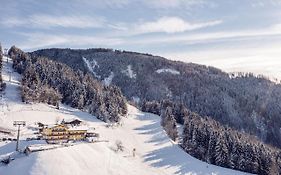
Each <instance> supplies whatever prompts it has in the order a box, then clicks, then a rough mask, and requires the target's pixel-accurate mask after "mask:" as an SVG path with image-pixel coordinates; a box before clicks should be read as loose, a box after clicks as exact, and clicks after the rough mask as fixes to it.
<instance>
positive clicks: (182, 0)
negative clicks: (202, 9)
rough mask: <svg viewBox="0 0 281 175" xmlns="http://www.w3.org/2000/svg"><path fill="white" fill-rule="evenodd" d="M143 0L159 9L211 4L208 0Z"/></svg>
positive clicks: (148, 5)
mask: <svg viewBox="0 0 281 175" xmlns="http://www.w3.org/2000/svg"><path fill="white" fill-rule="evenodd" d="M141 2H143V3H144V4H145V5H146V6H147V7H150V8H157V9H171V8H191V7H194V6H203V5H211V3H210V2H207V1H206V0H149V1H141Z"/></svg>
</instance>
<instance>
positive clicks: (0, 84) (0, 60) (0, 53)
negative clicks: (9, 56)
mask: <svg viewBox="0 0 281 175" xmlns="http://www.w3.org/2000/svg"><path fill="white" fill-rule="evenodd" d="M2 71H3V49H2V46H1V43H0V91H3V90H4V89H5V87H6V84H5V83H4V82H3V78H2Z"/></svg>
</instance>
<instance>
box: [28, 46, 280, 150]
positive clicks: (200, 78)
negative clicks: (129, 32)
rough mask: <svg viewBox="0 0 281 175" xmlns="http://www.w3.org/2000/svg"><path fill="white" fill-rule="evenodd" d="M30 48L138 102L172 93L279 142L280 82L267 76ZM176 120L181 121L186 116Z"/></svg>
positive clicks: (139, 57) (132, 56)
mask: <svg viewBox="0 0 281 175" xmlns="http://www.w3.org/2000/svg"><path fill="white" fill-rule="evenodd" d="M29 54H30V55H31V56H32V57H38V56H45V57H47V58H49V59H52V60H56V61H59V62H62V63H65V64H67V65H69V66H70V67H72V68H73V69H75V70H81V71H83V72H91V73H92V76H93V77H95V78H97V79H99V80H101V81H104V82H108V80H111V81H110V83H112V84H114V85H117V86H118V87H120V89H121V91H122V93H123V94H124V95H125V96H126V97H127V99H128V100H129V101H134V102H135V103H137V104H138V105H139V106H140V108H141V105H142V104H143V102H147V103H149V102H153V101H157V102H158V103H160V102H161V100H164V99H169V100H171V101H173V102H175V103H182V104H183V105H184V106H185V107H186V108H188V109H189V110H191V111H192V112H196V113H198V114H199V115H201V116H210V117H211V118H213V119H214V120H216V121H218V122H220V123H221V124H223V125H225V126H229V127H232V128H235V129H237V130H239V131H244V132H246V133H248V134H252V135H255V136H257V137H258V138H259V139H260V140H262V141H264V142H265V143H269V144H271V145H274V146H277V147H279V148H281V133H280V128H281V103H279V102H280V101H281V85H280V84H279V83H274V82H272V81H270V80H268V79H267V78H265V77H263V76H255V75H253V74H251V73H237V74H228V73H225V72H223V71H221V70H219V69H216V68H214V67H207V66H203V65H198V64H193V63H183V62H178V61H170V60H167V59H165V58H163V57H159V56H152V55H150V54H141V53H135V52H127V51H119V50H112V49H86V50H79V49H78V50H74V49H43V50H38V51H35V52H31V53H29ZM105 80H107V81H105ZM159 115H160V114H159ZM177 122H178V123H181V124H183V122H184V119H183V118H178V119H177Z"/></svg>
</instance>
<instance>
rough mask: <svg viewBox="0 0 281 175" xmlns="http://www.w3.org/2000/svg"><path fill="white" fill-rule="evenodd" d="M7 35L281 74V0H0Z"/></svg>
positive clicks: (0, 26)
mask: <svg viewBox="0 0 281 175" xmlns="http://www.w3.org/2000/svg"><path fill="white" fill-rule="evenodd" d="M0 11H1V15H0V41H1V43H2V45H4V47H10V46H11V45H16V46H18V47H20V48H22V49H24V50H26V51H31V50H36V49H38V48H50V47H70V48H91V47H106V48H114V49H121V50H131V51H138V52H145V53H152V54H155V55H160V56H164V57H167V58H169V59H173V60H181V61H185V62H195V63H200V64H206V65H212V66H215V67H219V68H222V69H223V70H225V71H229V72H232V71H247V72H248V71H250V72H254V73H256V74H264V75H266V76H269V77H276V78H278V79H281V0H91V1H90V0H49V1H39V0H17V1H16V0H15V1H10V0H0Z"/></svg>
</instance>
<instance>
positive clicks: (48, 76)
mask: <svg viewBox="0 0 281 175" xmlns="http://www.w3.org/2000/svg"><path fill="white" fill-rule="evenodd" d="M8 54H9V56H10V57H11V58H12V60H13V68H14V69H15V70H16V71H17V72H18V73H20V74H22V88H21V96H22V101H24V102H43V103H48V104H51V105H55V106H58V104H59V102H62V103H65V104H68V105H70V106H71V107H74V108H78V109H81V110H84V111H87V112H89V113H90V114H93V115H96V116H97V117H98V118H99V119H101V120H103V121H105V122H118V121H120V119H121V118H120V117H121V116H123V115H125V114H126V113H127V106H126V99H125V97H124V96H123V95H122V93H121V91H120V89H119V88H118V87H116V86H103V85H102V84H101V83H99V82H98V81H97V80H96V79H94V78H93V76H91V75H89V74H84V73H83V72H81V71H74V70H73V69H72V68H70V67H69V66H67V65H65V64H63V63H59V62H56V61H52V60H49V59H46V58H43V57H33V58H31V57H30V56H29V55H28V54H26V53H24V52H23V51H21V50H20V49H18V48H16V47H15V46H13V47H11V49H10V50H9V52H8Z"/></svg>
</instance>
